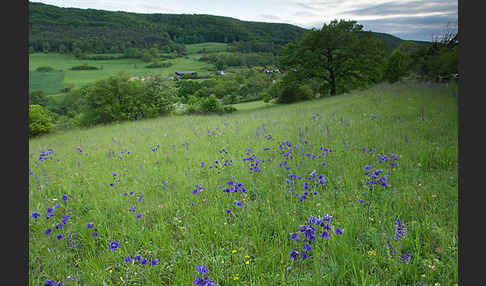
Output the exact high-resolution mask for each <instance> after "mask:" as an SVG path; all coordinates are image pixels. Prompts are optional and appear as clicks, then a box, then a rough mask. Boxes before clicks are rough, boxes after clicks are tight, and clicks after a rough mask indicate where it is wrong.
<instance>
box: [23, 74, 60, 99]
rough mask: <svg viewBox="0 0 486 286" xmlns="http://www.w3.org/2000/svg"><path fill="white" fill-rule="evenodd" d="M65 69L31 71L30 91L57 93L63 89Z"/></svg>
mask: <svg viewBox="0 0 486 286" xmlns="http://www.w3.org/2000/svg"><path fill="white" fill-rule="evenodd" d="M64 74H65V72H64V71H59V70H55V71H50V72H38V71H29V91H39V90H40V91H43V92H44V93H45V94H56V93H59V92H60V91H61V88H62V83H63V81H64Z"/></svg>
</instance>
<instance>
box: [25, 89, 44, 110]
mask: <svg viewBox="0 0 486 286" xmlns="http://www.w3.org/2000/svg"><path fill="white" fill-rule="evenodd" d="M48 103H49V99H48V98H47V96H46V95H45V94H44V92H42V91H41V90H36V91H32V92H31V93H30V94H29V104H34V105H40V106H43V107H46V106H47V104H48Z"/></svg>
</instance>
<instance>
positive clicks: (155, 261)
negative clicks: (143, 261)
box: [152, 258, 159, 266]
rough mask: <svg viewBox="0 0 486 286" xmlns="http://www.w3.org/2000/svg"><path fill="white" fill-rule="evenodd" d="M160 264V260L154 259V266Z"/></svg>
mask: <svg viewBox="0 0 486 286" xmlns="http://www.w3.org/2000/svg"><path fill="white" fill-rule="evenodd" d="M157 264H159V260H158V259H157V258H154V259H152V266H153V265H157Z"/></svg>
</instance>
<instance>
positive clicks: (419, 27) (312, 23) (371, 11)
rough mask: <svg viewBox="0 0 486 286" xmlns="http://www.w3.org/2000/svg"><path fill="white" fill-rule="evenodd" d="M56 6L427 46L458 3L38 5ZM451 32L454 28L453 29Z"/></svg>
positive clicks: (49, 0) (74, 1)
mask: <svg viewBox="0 0 486 286" xmlns="http://www.w3.org/2000/svg"><path fill="white" fill-rule="evenodd" d="M32 2H42V3H45V4H51V5H55V6H58V7H75V8H92V9H100V10H109V11H127V12H135V13H175V14H210V15H218V16H227V17H233V18H237V19H240V20H245V21H260V22H277V23H289V24H293V25H297V26H301V27H304V28H312V27H314V28H317V29H320V28H321V27H322V24H323V23H329V22H330V21H331V20H333V19H345V20H355V21H357V22H358V23H359V24H361V25H363V26H364V29H365V30H371V31H374V32H382V33H389V34H392V35H394V36H397V37H399V38H401V39H404V40H419V41H431V40H432V37H434V36H440V35H441V34H443V33H444V31H445V30H446V29H449V28H450V27H452V26H454V25H457V21H458V16H457V15H458V0H455V1H451V0H426V1H417V0H244V1H241V2H240V1H234V0H171V1H168V0H40V1H32ZM455 27H456V29H457V26H455Z"/></svg>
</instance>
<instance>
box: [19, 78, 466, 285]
mask: <svg viewBox="0 0 486 286" xmlns="http://www.w3.org/2000/svg"><path fill="white" fill-rule="evenodd" d="M451 90H452V89H451V88H445V87H443V88H430V87H426V86H422V85H418V84H395V85H388V84H382V85H379V86H376V87H374V88H372V89H369V90H366V91H360V92H353V93H350V94H346V95H340V96H336V97H333V98H324V99H319V100H315V101H309V102H302V103H297V104H290V105H282V106H275V107H271V108H266V107H265V104H263V103H261V102H254V103H245V104H241V105H238V106H240V107H243V108H242V109H243V112H236V113H234V114H231V115H224V116H217V115H214V116H168V117H163V118H157V119H150V120H142V121H137V122H125V123H120V124H112V125H106V126H98V127H94V128H91V129H78V130H71V131H67V132H64V133H59V134H51V135H46V136H43V137H39V138H36V139H31V140H30V141H29V155H30V156H31V157H30V160H29V167H30V170H29V171H31V172H33V173H31V174H30V176H29V178H30V179H29V180H30V181H29V215H30V214H31V213H32V211H39V212H40V213H41V217H40V218H39V219H38V220H37V221H35V220H34V219H32V218H30V220H29V285H39V284H43V283H44V282H45V280H46V279H51V280H55V281H60V280H63V279H64V280H63V282H64V283H65V284H66V282H69V283H70V285H71V284H72V285H103V284H104V283H105V284H106V285H161V284H162V285H193V284H192V281H194V280H195V279H196V277H197V276H198V273H197V272H196V268H195V267H196V265H204V266H207V267H208V269H209V276H210V277H211V278H212V279H213V280H215V281H217V282H218V283H219V284H220V285H416V284H417V283H419V282H421V283H425V284H426V285H434V284H435V283H440V285H455V284H457V283H458V264H457V263H458V252H457V251H458V247H457V242H458V225H457V219H458V206H457V205H458V194H457V168H458V164H457V147H458V145H457V136H458V135H457V100H456V99H455V98H453V97H452V96H451V94H452V91H451ZM245 107H246V109H245ZM316 113H317V114H319V115H318V116H316ZM313 116H316V117H315V118H313ZM373 116H376V118H373ZM269 135H271V137H270V136H269ZM269 138H273V140H268V139H269ZM405 138H407V140H408V141H407V140H405ZM305 140H308V141H307V144H306V142H305ZM283 141H289V142H290V143H291V145H292V147H293V148H292V150H293V159H292V160H290V159H287V160H286V161H287V162H288V163H287V165H286V166H287V167H290V169H289V170H286V169H285V167H284V166H282V167H281V166H279V164H280V163H281V162H283V161H284V160H285V158H284V156H283V155H282V154H281V151H282V150H287V149H285V148H284V149H280V144H279V143H281V142H283ZM157 144H159V146H160V147H159V148H158V149H154V151H153V150H151V147H154V146H155V145H157ZM320 147H323V148H331V149H332V152H327V153H326V154H324V155H323V154H322V153H321V152H322V150H321V149H320ZM362 147H366V148H367V149H368V148H374V149H376V152H375V153H365V152H363V151H362V150H361V148H362ZM47 148H51V149H52V152H53V153H52V154H50V155H48V157H47V158H49V156H50V157H51V159H47V160H44V161H39V160H38V158H39V155H40V152H41V151H42V150H44V151H46V152H47V151H48V149H47ZM77 148H80V149H81V150H82V152H80V151H79V150H77ZM223 148H224V149H225V150H226V151H227V152H228V153H227V154H226V153H224V152H221V151H222V149H223ZM249 148H251V150H249ZM264 148H270V149H269V150H266V149H264ZM128 152H130V153H128ZM306 153H308V154H310V157H307V156H304V155H302V154H306ZM392 153H393V154H396V155H397V156H398V158H399V159H398V161H397V162H398V166H396V167H394V168H392V167H391V166H390V165H389V163H390V162H383V163H379V162H378V158H377V157H376V155H377V154H386V155H387V156H391V154H392ZM252 154H255V156H257V157H256V159H258V160H260V162H259V165H258V166H259V168H260V169H261V172H256V173H253V172H251V171H250V170H249V167H250V163H251V162H249V161H244V160H243V158H248V157H249V156H250V155H252ZM312 155H316V156H319V155H321V157H316V158H315V160H312V158H311V156H312ZM215 160H218V161H219V162H221V163H220V164H221V165H219V168H209V165H214V164H215ZM225 160H232V164H231V166H228V167H225V166H223V165H222V163H224V162H225ZM263 160H264V161H265V162H263ZM201 162H205V166H204V167H201V165H200V163H201ZM323 162H326V166H323V165H322V163H323ZM253 163H256V162H253ZM365 165H370V166H371V167H372V169H373V170H376V169H378V168H382V169H384V170H385V172H390V175H388V180H387V182H388V183H389V186H388V187H387V188H383V187H381V186H380V187H377V188H376V190H375V191H374V192H373V196H372V197H368V196H362V195H361V193H363V192H366V190H367V188H366V186H365V180H366V177H365V176H364V169H363V167H364V166H365ZM314 169H315V170H316V172H317V174H322V175H323V176H324V177H325V179H326V183H325V184H324V186H323V187H322V188H317V189H312V188H314V187H312V188H311V190H310V192H313V191H314V190H315V191H317V192H318V194H317V195H312V194H310V195H309V196H308V198H307V199H306V200H304V201H302V202H299V198H298V196H296V194H295V193H292V191H290V190H289V189H288V186H287V184H286V183H285V178H289V173H293V174H297V175H298V176H302V179H301V180H297V185H296V188H297V189H296V192H298V193H299V194H302V193H303V192H304V189H303V182H304V180H306V179H307V177H308V176H309V174H310V173H311V172H312V171H313V170H314ZM113 172H116V176H114V175H113ZM233 177H234V179H236V180H238V181H239V182H241V183H242V184H243V185H244V186H245V187H246V189H247V192H246V193H229V194H228V193H225V192H223V189H222V188H219V187H218V186H220V185H221V186H225V187H226V186H227V185H226V183H227V182H228V181H230V180H232V179H233ZM118 179H119V180H120V181H119V182H117V180H118ZM110 183H113V184H114V186H113V187H111V186H110V185H109V184H110ZM196 184H199V185H202V186H203V188H204V189H203V190H202V191H200V192H199V193H197V194H193V189H194V188H195V185H196ZM131 191H133V192H134V194H133V195H127V196H124V193H130V192H131ZM63 194H67V195H68V196H69V199H68V200H67V201H66V202H65V203H64V202H62V200H61V197H62V195H63ZM139 195H143V199H142V200H141V201H138V200H137V198H138V197H139ZM360 198H366V199H367V200H368V201H369V202H371V205H370V208H369V209H368V208H367V207H365V206H363V205H361V204H360V203H359V202H358V200H359V199H360ZM235 200H238V201H240V202H241V203H242V207H241V208H239V207H237V206H235V205H234V204H233V202H234V201H235ZM56 203H59V205H60V207H59V208H58V209H55V210H54V217H51V218H50V219H49V220H46V218H45V215H46V211H47V209H48V208H49V207H53V206H54V205H55V204H56ZM131 206H135V207H136V212H129V209H130V207H131ZM227 209H230V210H231V213H230V214H228V213H226V210H227ZM138 213H141V214H143V216H142V217H141V218H140V219H137V218H136V214H138ZM66 214H67V215H69V216H70V217H69V220H68V223H67V224H66V226H64V227H63V228H61V229H59V230H58V229H55V225H56V224H58V223H59V222H60V221H61V219H62V217H63V216H64V215H66ZM324 214H329V215H331V216H333V218H332V220H331V223H332V225H333V227H334V226H339V227H340V228H342V229H343V230H344V234H343V235H341V236H336V235H333V234H332V235H331V239H329V240H324V239H322V238H320V237H318V234H319V233H317V234H316V241H315V242H314V243H312V244H311V246H312V248H313V249H312V250H311V251H310V254H309V258H308V259H306V260H304V261H302V260H298V261H297V262H293V261H291V260H290V259H289V252H290V251H291V250H292V249H293V248H296V249H298V248H299V247H300V246H298V245H297V244H296V243H295V242H294V241H293V240H291V239H290V233H292V232H296V231H298V229H299V225H302V224H304V222H305V220H306V219H307V218H308V217H309V215H314V216H317V215H324ZM398 217H400V219H401V221H402V222H403V224H404V225H405V226H406V228H407V230H408V232H407V237H406V238H405V239H403V240H401V241H400V242H397V241H395V240H394V239H393V237H394V222H395V220H396V219H397V218H398ZM88 222H93V223H94V228H96V230H97V231H98V233H99V236H98V237H97V238H93V236H92V234H93V231H94V228H93V229H88V228H87V227H86V225H87V223H88ZM48 227H51V228H53V231H52V233H51V234H50V235H49V236H48V235H46V234H44V231H45V230H46V228H48ZM71 232H72V233H75V234H76V236H75V238H74V241H75V243H76V245H75V246H74V247H71V246H70V243H69V238H68V235H69V233H71ZM60 233H63V234H65V235H66V236H65V237H64V238H63V239H62V240H60V241H58V240H57V239H56V235H58V234H60ZM387 238H391V242H392V243H393V245H394V247H396V248H397V249H396V251H397V254H402V253H403V252H404V251H410V253H411V259H410V261H409V263H407V264H403V263H398V262H397V261H396V258H393V259H392V258H389V257H388V256H387V249H386V240H387ZM302 239H303V238H301V240H302ZM109 240H114V241H119V242H120V246H121V248H119V249H117V250H116V251H112V250H110V249H109ZM400 248H401V249H400ZM233 250H236V253H233ZM136 254H140V255H141V256H143V257H146V258H147V259H149V263H148V265H145V266H143V265H140V264H139V263H133V262H130V263H125V262H124V257H126V256H131V257H132V258H133V257H134V255H136ZM245 256H249V257H250V258H249V259H247V258H245ZM150 258H157V259H159V261H160V263H159V264H158V265H156V266H151V265H150ZM246 261H248V264H246V263H245V262H246ZM237 274H238V277H239V279H238V280H234V277H235V276H236V275H237ZM68 275H72V276H73V277H74V278H75V279H76V280H75V281H73V282H72V283H71V282H70V281H68V280H65V279H66V277H68Z"/></svg>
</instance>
